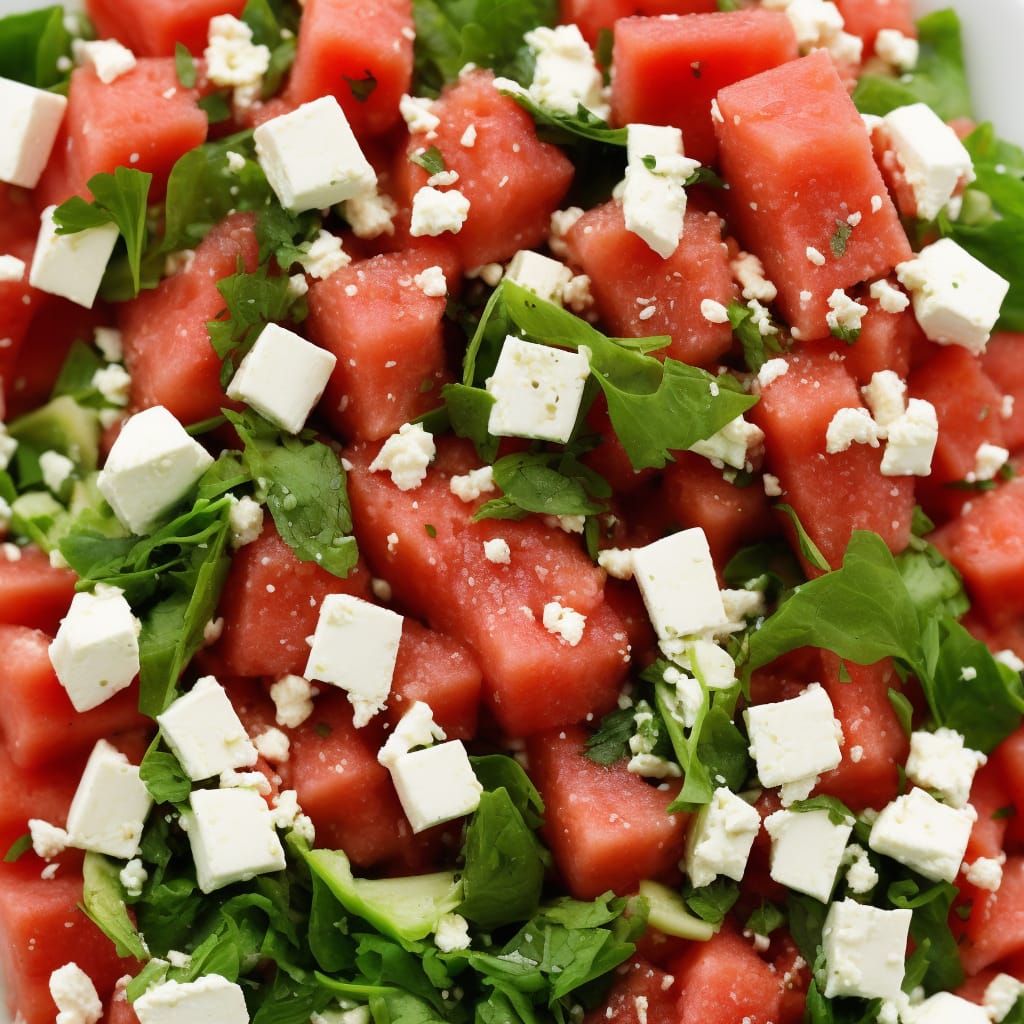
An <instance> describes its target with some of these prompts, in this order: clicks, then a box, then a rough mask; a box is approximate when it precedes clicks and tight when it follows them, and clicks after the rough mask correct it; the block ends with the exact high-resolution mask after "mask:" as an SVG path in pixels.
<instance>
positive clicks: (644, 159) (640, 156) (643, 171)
mask: <svg viewBox="0 0 1024 1024" xmlns="http://www.w3.org/2000/svg"><path fill="white" fill-rule="evenodd" d="M626 158H627V163H626V178H625V181H624V182H623V189H622V213H623V216H624V218H625V222H626V230H627V231H632V232H633V233H634V234H635V235H637V236H638V237H640V238H642V239H643V240H644V241H645V242H646V243H647V245H648V246H649V247H650V248H651V249H652V250H653V251H654V252H656V253H657V254H658V255H659V256H660V257H661V258H662V259H667V258H668V257H669V256H671V255H672V253H674V252H675V251H676V247H677V246H678V245H679V239H680V238H682V236H683V218H684V216H685V214H686V189H685V188H684V185H685V184H686V180H687V179H688V178H689V177H690V176H691V175H692V174H693V173H694V171H696V170H697V168H698V167H699V166H700V164H699V163H698V162H697V161H696V160H689V159H687V158H686V157H685V156H683V133H682V132H681V131H680V129H679V128H676V127H673V126H662V125H650V124H631V125H628V126H627V135H626ZM652 163H653V166H651V164H652Z"/></svg>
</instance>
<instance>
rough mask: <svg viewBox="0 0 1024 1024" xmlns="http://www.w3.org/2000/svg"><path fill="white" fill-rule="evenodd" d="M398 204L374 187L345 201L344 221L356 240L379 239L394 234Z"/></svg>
mask: <svg viewBox="0 0 1024 1024" xmlns="http://www.w3.org/2000/svg"><path fill="white" fill-rule="evenodd" d="M397 213H398V204H397V203H396V202H395V201H394V199H392V198H391V196H389V195H388V194H387V193H386V192H381V191H380V189H379V188H377V186H376V185H374V186H373V187H371V188H367V189H364V190H363V191H362V192H359V193H357V194H356V195H354V196H352V197H351V198H349V199H346V200H345V220H347V221H348V226H349V227H350V228H351V229H352V234H354V235H355V236H356V238H379V237H380V236H381V235H393V234H394V233H395V215H396V214H397Z"/></svg>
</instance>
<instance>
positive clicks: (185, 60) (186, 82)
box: [174, 43, 196, 89]
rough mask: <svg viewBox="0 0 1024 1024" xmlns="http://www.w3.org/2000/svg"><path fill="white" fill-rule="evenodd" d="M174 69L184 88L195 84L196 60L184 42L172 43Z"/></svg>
mask: <svg viewBox="0 0 1024 1024" xmlns="http://www.w3.org/2000/svg"><path fill="white" fill-rule="evenodd" d="M174 71H175V73H176V74H177V76H178V81H179V82H181V84H182V85H183V86H184V87H185V88H186V89H191V88H192V86H194V85H195V84H196V62H195V58H194V57H193V56H192V54H191V52H190V51H189V48H188V47H187V46H186V45H185V44H184V43H175V44H174Z"/></svg>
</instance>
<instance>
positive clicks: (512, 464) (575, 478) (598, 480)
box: [474, 452, 611, 519]
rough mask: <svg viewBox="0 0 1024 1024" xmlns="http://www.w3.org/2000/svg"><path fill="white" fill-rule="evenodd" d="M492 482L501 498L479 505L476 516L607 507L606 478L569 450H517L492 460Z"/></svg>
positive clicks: (574, 512)
mask: <svg viewBox="0 0 1024 1024" xmlns="http://www.w3.org/2000/svg"><path fill="white" fill-rule="evenodd" d="M494 482H495V484H496V485H497V486H498V487H499V488H500V489H501V491H502V493H503V495H504V497H502V498H497V499H493V500H491V501H488V502H487V503H486V504H484V505H482V506H481V507H480V509H479V510H478V511H477V513H476V515H475V516H474V518H475V519H518V518H521V517H522V516H523V515H524V514H526V513H530V512H537V513H540V514H543V515H552V516H590V515H597V514H599V513H601V512H603V511H605V509H606V507H607V506H606V505H605V503H604V501H601V500H599V499H601V498H609V497H610V496H611V488H610V486H609V485H608V483H607V481H606V480H605V479H604V478H603V477H602V476H600V475H599V474H598V473H595V472H594V471H593V470H592V469H589V468H588V467H587V466H585V465H584V464H583V463H581V462H580V461H579V460H578V459H577V458H576V457H575V456H574V455H572V454H571V453H569V452H535V453H527V452H520V453H517V454H514V455H506V456H505V457H504V458H501V459H499V460H498V461H497V462H495V463H494Z"/></svg>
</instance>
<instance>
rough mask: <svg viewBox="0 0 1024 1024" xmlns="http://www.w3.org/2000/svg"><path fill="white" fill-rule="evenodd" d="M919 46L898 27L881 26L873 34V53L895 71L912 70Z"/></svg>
mask: <svg viewBox="0 0 1024 1024" xmlns="http://www.w3.org/2000/svg"><path fill="white" fill-rule="evenodd" d="M919 54H920V46H919V45H918V42H917V40H916V39H914V38H913V37H911V36H905V35H904V34H903V33H902V32H900V31H899V29H895V28H883V29H879V30H878V35H876V36H875V55H876V56H878V57H881V59H882V60H884V61H885V62H886V63H887V64H890V65H891V66H892V67H894V68H895V69H896V70H897V71H902V72H907V71H913V70H914V68H915V67H916V66H917V58H918V56H919Z"/></svg>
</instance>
